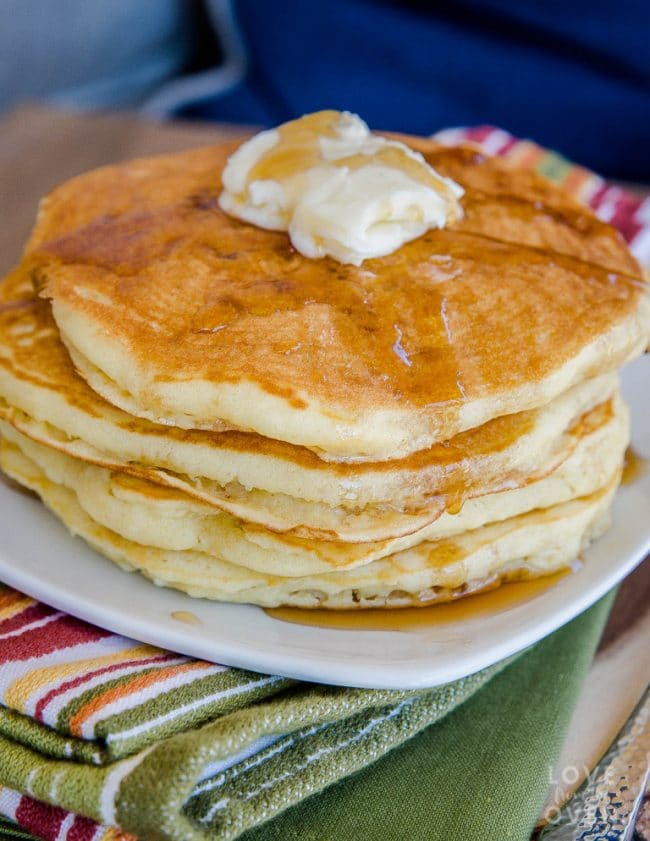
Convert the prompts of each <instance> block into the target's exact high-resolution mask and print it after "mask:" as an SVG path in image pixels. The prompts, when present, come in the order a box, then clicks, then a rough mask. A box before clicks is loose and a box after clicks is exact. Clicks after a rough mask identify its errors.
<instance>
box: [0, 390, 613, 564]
mask: <svg viewBox="0 0 650 841" xmlns="http://www.w3.org/2000/svg"><path fill="white" fill-rule="evenodd" d="M598 414H599V417H598V418H594V422H593V423H592V424H591V425H585V427H584V428H583V430H582V433H581V435H580V437H579V441H578V444H577V446H576V447H575V449H574V451H573V452H572V453H571V455H570V456H569V457H568V458H567V459H566V460H565V461H564V462H563V463H562V465H561V466H560V467H558V468H557V469H556V470H554V471H552V472H550V474H549V475H547V476H545V477H544V478H543V479H538V480H537V481H532V482H530V483H529V484H527V485H525V486H523V487H521V488H514V489H512V490H506V491H501V492H499V493H493V494H488V495H486V496H481V497H476V498H473V499H471V500H468V501H467V502H466V503H465V505H464V506H463V508H462V509H461V511H459V512H458V513H456V514H449V513H444V514H443V515H442V516H440V517H439V518H438V519H437V520H436V521H435V522H433V523H432V524H431V525H429V526H426V527H425V528H424V529H421V530H420V531H418V532H415V533H414V534H411V535H408V536H406V537H402V538H397V539H394V540H387V541H382V542H374V543H364V544H345V543H333V542H329V541H318V540H307V539H297V538H294V537H288V536H286V535H282V534H275V533H273V532H270V531H268V530H266V529H264V528H260V527H257V526H255V525H253V524H250V523H246V522H245V521H242V520H238V519H236V518H234V517H232V516H229V515H227V514H223V513H220V512H218V511H215V510H214V508H211V507H210V506H207V505H204V504H201V503H198V502H196V501H195V500H193V499H192V498H191V497H188V496H187V495H186V494H184V493H181V492H178V491H175V490H171V489H167V488H163V487H160V486H159V485H156V484H154V483H151V482H148V481H145V480H142V479H138V478H134V477H133V476H130V475H129V474H125V473H123V472H120V471H118V472H111V471H109V470H107V469H105V468H101V467H97V466H94V465H91V464H87V463H85V462H83V461H81V460H79V459H76V458H72V457H70V456H68V455H65V454H63V453H61V452H58V451H57V450H54V449H52V448H50V447H47V446H43V445H42V444H38V443H37V442H35V441H33V440H31V439H30V438H28V437H26V436H24V435H22V434H21V433H19V432H17V431H16V430H15V429H14V428H12V427H11V426H9V425H7V424H5V423H0V434H1V435H2V436H3V438H4V439H5V440H6V441H7V442H8V444H11V445H13V446H15V447H17V448H18V449H19V450H20V451H21V453H22V454H23V455H24V456H26V457H27V458H29V459H30V461H31V462H33V463H34V464H35V465H37V466H38V468H39V469H40V470H41V471H42V472H43V474H44V475H45V477H46V478H47V480H48V481H50V482H52V483H54V484H56V485H60V486H63V487H65V488H67V489H69V490H71V491H73V492H74V493H75V495H76V497H77V499H78V502H79V504H80V506H81V507H82V509H83V510H84V511H85V513H86V514H87V515H88V516H89V517H90V518H91V519H93V520H94V521H96V522H97V523H99V524H100V525H103V526H105V527H106V528H108V529H110V530H111V531H113V532H116V533H118V534H119V535H120V536H122V537H124V538H127V539H128V540H130V541H133V542H135V543H141V544H144V545H147V546H152V547H156V548H158V549H165V550H175V551H178V550H198V551H201V552H202V553H205V554H207V555H210V556H213V557H216V558H218V559H220V560H223V561H227V562H229V563H232V564H235V565H237V566H243V567H246V568H249V569H252V570H255V571H257V572H261V573H265V574H271V575H281V576H284V577H288V578H290V577H295V576H303V575H310V574H318V573H322V572H329V571H331V570H347V569H353V568H356V567H359V566H362V565H364V564H368V563H372V562H373V561H376V560H379V559H381V558H385V557H387V556H389V555H393V554H395V553H398V552H402V551H404V550H407V549H410V548H411V547H413V546H417V545H419V544H421V543H423V542H425V541H437V540H441V539H444V538H449V537H453V536H456V535H459V534H462V533H463V532H466V531H472V530H474V529H477V528H480V527H482V526H484V525H487V524H491V523H495V522H498V521H500V520H506V519H510V518H512V517H516V516H519V515H520V514H522V513H525V512H528V511H531V510H534V509H541V508H549V507H551V506H553V505H557V504H559V503H563V502H567V501H569V500H571V499H575V498H576V497H584V496H588V495H590V494H592V493H595V492H596V491H598V490H599V489H601V488H602V487H603V485H605V484H606V483H607V482H608V481H609V480H610V479H611V477H612V476H613V475H614V474H615V473H616V471H617V470H618V469H619V468H620V464H621V461H622V459H623V454H624V451H625V447H626V446H627V442H628V438H629V429H628V427H629V421H628V413H627V409H626V407H625V405H624V404H623V402H622V400H621V399H620V397H619V396H617V397H616V399H615V400H614V401H608V403H607V404H605V405H603V406H601V407H599V410H598Z"/></svg>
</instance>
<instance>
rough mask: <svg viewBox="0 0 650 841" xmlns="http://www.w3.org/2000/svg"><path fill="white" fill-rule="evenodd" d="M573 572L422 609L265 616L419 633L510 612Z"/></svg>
mask: <svg viewBox="0 0 650 841" xmlns="http://www.w3.org/2000/svg"><path fill="white" fill-rule="evenodd" d="M570 573H571V570H570V569H569V568H568V567H565V568H564V569H561V570H560V571H559V572H556V573H554V574H553V575H547V576H544V577H542V578H529V579H524V580H521V581H509V582H506V583H503V584H499V582H493V583H491V584H488V585H487V586H486V588H485V590H483V591H482V592H477V593H475V594H473V595H468V596H465V597H463V598H457V599H454V600H451V601H446V602H441V603H440V604H433V605H429V606H422V607H402V608H393V609H388V610H387V609H382V608H377V609H371V610H361V611H359V610H356V611H355V610H318V609H315V610H304V609H300V608H292V607H277V608H267V609H266V610H265V613H267V614H268V615H269V616H271V617H273V618H274V619H279V620H281V621H283V622H292V623H294V624H297V625H311V626H313V627H317V628H334V629H340V630H345V631H416V630H418V629H426V628H430V627H435V626H436V625H455V624H456V623H462V622H465V621H468V620H472V619H479V618H483V617H487V616H492V615H495V614H498V613H503V612H505V611H508V610H511V609H513V608H515V607H518V606H520V605H523V604H526V603H527V602H529V601H531V600H533V599H535V598H537V596H539V595H541V594H542V593H545V592H547V591H548V590H550V589H552V588H553V587H555V586H556V585H557V584H559V582H560V581H561V580H562V579H563V578H565V577H566V576H567V575H569V574H570Z"/></svg>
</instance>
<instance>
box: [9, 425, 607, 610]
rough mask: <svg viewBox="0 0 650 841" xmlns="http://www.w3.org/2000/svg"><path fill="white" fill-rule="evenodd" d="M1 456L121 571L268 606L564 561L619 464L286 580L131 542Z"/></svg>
mask: <svg viewBox="0 0 650 841" xmlns="http://www.w3.org/2000/svg"><path fill="white" fill-rule="evenodd" d="M0 463H1V465H2V468H3V470H5V472H7V473H8V474H9V476H11V477H12V478H14V479H15V480H16V481H18V482H20V483H21V484H23V485H25V486H26V487H28V488H30V489H31V490H33V491H35V492H36V493H38V494H39V496H40V497H41V498H42V499H43V501H44V502H45V504H46V505H47V506H48V507H49V508H51V509H52V510H53V511H54V512H55V513H56V514H57V515H58V517H59V518H60V519H61V520H62V521H63V522H64V523H65V524H66V525H67V527H68V528H69V529H70V530H71V531H72V532H73V533H74V534H78V535H80V536H82V537H83V538H84V539H85V540H86V541H88V543H90V544H91V545H92V546H94V547H95V548H97V549H98V550H99V551H100V552H102V553H103V554H104V555H106V556H107V557H109V558H111V559H112V560H113V561H115V562H116V563H118V564H120V566H122V567H123V568H125V569H137V570H139V571H140V572H142V573H143V574H144V575H146V576H147V577H149V578H151V579H152V580H153V581H154V582H155V583H156V584H160V585H165V586H171V587H175V588H177V589H180V590H183V591H185V592H187V593H189V594H190V595H191V596H196V597H206V598H211V599H221V600H225V601H230V602H247V603H251V604H259V605H262V606H265V607H275V606H279V605H291V606H296V607H328V608H357V609H358V608H364V607H383V606H389V607H405V606H410V605H420V604H431V603H434V602H436V601H446V600H449V599H451V598H455V597H457V596H459V595H467V594H468V593H470V592H475V591H476V590H479V589H482V588H484V587H486V586H492V585H493V584H495V583H497V582H499V581H506V580H510V579H513V578H520V577H533V576H539V575H548V574H551V573H553V572H555V571H557V570H559V569H561V568H562V567H565V566H566V565H567V564H569V563H570V562H571V561H573V559H575V558H576V557H577V556H578V555H579V553H580V552H581V551H582V550H583V549H584V548H585V547H586V546H587V545H588V543H589V542H590V541H591V540H593V539H594V538H596V537H597V536H598V535H599V534H600V533H602V531H603V530H604V529H605V528H606V526H607V523H608V515H607V511H608V507H609V504H610V502H611V498H612V496H613V494H614V491H615V489H616V487H617V485H618V481H619V478H620V470H618V471H617V472H616V474H615V475H614V476H612V477H611V478H610V480H609V482H608V483H607V484H606V485H605V487H603V488H602V489H601V490H599V491H597V492H595V493H593V494H591V495H589V496H587V497H582V498H580V499H574V500H572V501H570V502H565V503H563V504H560V505H555V506H553V507H551V508H547V509H542V510H539V509H538V510H534V511H531V512H529V513H527V514H522V515H520V516H518V517H513V518H510V519H508V520H505V521H503V522H501V523H497V524H493V525H489V526H484V527H482V528H478V529H474V530H472V531H469V532H464V533H463V534H462V535H459V536H457V537H454V538H450V539H447V540H440V541H437V542H427V541H425V542H423V543H420V544H419V545H418V546H417V547H414V548H413V549H410V550H407V551H405V552H401V553H397V554H395V555H391V556H390V557H389V558H385V559H382V560H378V561H374V562H373V563H370V564H366V565H364V566H361V567H359V568H357V569H353V570H345V571H337V572H328V573H325V574H322V575H311V576H304V577H298V578H296V577H294V578H283V577H281V576H275V575H268V574H267V575H263V574H262V573H259V572H254V571H252V570H250V569H247V568H244V567H240V566H236V565H234V564H229V563H226V562H224V561H221V560H218V559H216V558H214V557H211V556H209V555H207V554H205V553H202V552H190V551H165V550H161V549H156V548H153V547H148V546H143V545H141V544H138V543H134V542H132V541H130V540H127V539H125V538H123V537H120V535H118V534H117V533H115V532H113V531H111V530H110V529H107V528H105V527H104V526H101V525H100V524H99V523H97V522H95V521H94V520H93V519H92V518H91V517H89V516H88V514H87V513H86V512H85V511H84V509H83V508H82V507H81V505H80V504H79V500H78V498H77V496H76V495H75V493H74V492H73V491H71V490H69V489H67V488H65V487H64V486H62V485H57V484H56V483H54V482H51V481H49V480H48V479H47V477H46V476H45V474H44V473H43V471H42V470H41V469H40V468H39V467H38V466H37V465H36V464H35V463H34V462H33V461H31V460H30V459H29V458H27V457H26V456H25V455H24V454H23V453H22V452H21V451H20V450H19V449H18V448H17V447H14V446H13V445H11V444H9V443H8V442H7V441H5V440H0Z"/></svg>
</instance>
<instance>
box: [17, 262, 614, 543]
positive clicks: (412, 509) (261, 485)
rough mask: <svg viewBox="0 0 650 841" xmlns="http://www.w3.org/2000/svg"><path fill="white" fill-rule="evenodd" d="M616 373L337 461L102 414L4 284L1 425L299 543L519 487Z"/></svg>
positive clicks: (428, 517) (362, 536) (548, 461)
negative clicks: (387, 453) (405, 447)
mask: <svg viewBox="0 0 650 841" xmlns="http://www.w3.org/2000/svg"><path fill="white" fill-rule="evenodd" d="M615 387H616V378H615V376H614V375H613V374H606V375H601V376H600V377H595V378H593V379H591V380H588V381H586V382H584V383H580V384H578V385H577V386H574V387H573V388H572V389H571V390H569V391H568V392H567V393H565V394H563V395H561V396H560V397H559V398H557V399H556V400H555V401H553V402H552V403H551V404H548V405H546V406H543V407H541V408H539V409H537V410H531V411H528V412H520V413H516V414H513V415H507V416H504V417H500V418H496V419H494V420H492V421H490V422H488V423H487V424H485V425H484V426H482V427H479V428H478V429H472V430H469V431H467V432H464V433H459V435H457V436H455V437H454V438H453V439H451V440H450V441H447V442H444V443H442V444H439V445H434V446H432V447H431V448H429V449H428V450H426V451H421V452H419V453H415V454H412V455H410V456H408V457H405V458H402V459H395V460H391V461H383V462H378V463H368V462H364V463H347V462H346V463H333V462H326V461H323V460H322V459H320V458H319V457H318V456H317V455H316V454H314V453H313V452H311V451H310V450H308V449H306V448H304V447H296V446H294V445H290V444H287V443H285V442H280V441H272V440H270V439H267V438H262V437H261V436H258V435H256V434H254V433H242V432H232V431H231V432H221V433H215V432H208V431H202V430H179V429H175V428H172V427H168V426H163V425H158V424H153V423H152V422H150V421H147V420H143V419H141V418H137V417H134V416H131V415H128V414H127V413H126V412H124V411H122V410H120V409H117V408H116V407H114V406H112V405H110V404H109V403H108V402H107V401H105V400H104V399H103V398H101V397H100V396H99V395H97V394H96V393H95V392H94V391H93V390H92V389H91V388H90V387H89V386H88V384H87V383H86V382H85V381H84V380H83V379H82V378H81V377H80V376H79V375H78V374H77V373H76V371H75V370H74V367H73V365H72V364H71V360H70V358H69V356H68V354H67V352H66V350H65V348H64V347H63V345H62V343H61V341H60V338H59V335H58V331H57V329H56V325H55V324H54V322H53V320H52V316H51V314H50V311H49V307H48V305H47V303H46V302H45V301H42V300H39V299H38V298H36V297H35V296H34V293H33V290H32V288H31V286H30V284H29V280H28V278H26V277H25V274H24V273H22V272H20V271H17V272H15V273H14V274H13V275H12V276H10V277H9V278H7V279H6V280H5V281H4V283H3V284H2V285H1V286H0V401H1V400H3V401H4V407H3V404H2V403H1V402H0V416H2V417H4V418H5V419H6V420H8V421H9V422H10V423H12V424H13V425H14V426H15V427H16V428H17V429H18V430H20V431H21V432H23V433H24V434H26V435H28V436H30V437H32V438H34V439H35V440H37V441H40V442H42V443H44V444H47V445H48V446H51V447H53V448H55V449H59V450H61V451H63V452H66V453H68V454H69V455H73V456H75V457H77V458H82V459H85V460H87V461H90V462H92V463H95V464H97V465H101V466H104V467H107V468H110V469H114V470H122V471H127V472H130V473H131V474H132V475H134V476H138V477H141V478H144V479H148V480H150V481H153V482H156V483H158V484H162V485H165V486H167V487H171V488H175V489H177V490H181V491H183V492H184V493H186V494H189V495H191V496H193V497H195V498H196V499H198V500H201V501H202V502H205V503H207V504H210V505H213V506H215V507H217V508H219V509H220V510H222V511H224V512H226V513H229V514H231V515H232V516H235V517H237V518H240V519H243V520H246V521H250V522H252V523H256V524H258V525H260V526H264V527H266V528H268V529H271V530H274V531H279V532H286V533H290V534H292V535H294V536H296V537H305V538H312V539H314V538H320V539H322V540H335V541H345V542H348V543H350V542H367V541H375V540H386V539H391V538H395V537H399V536H402V535H407V534H412V533H414V532H417V531H419V530H421V529H422V528H424V527H425V526H426V525H428V524H430V523H432V522H434V521H435V520H436V519H437V518H438V517H439V516H440V515H441V514H442V513H443V512H444V511H445V510H446V509H448V508H450V509H452V510H453V509H455V508H458V507H459V506H460V505H462V503H463V501H464V500H465V499H467V498H471V497H474V496H481V495H485V494H486V493H489V492H491V491H498V490H500V489H503V488H508V487H510V488H512V487H517V486H521V485H523V484H525V483H527V482H528V481H530V479H531V478H534V477H536V476H543V475H545V474H547V473H548V472H550V471H551V470H552V469H553V468H554V467H555V466H557V465H558V464H560V463H562V461H563V460H564V459H566V458H567V456H568V455H569V454H570V453H571V452H572V450H573V448H574V447H575V446H576V442H577V440H578V438H579V433H580V418H582V417H583V416H585V415H586V414H588V413H589V412H590V411H591V410H592V409H593V408H594V407H595V406H597V405H598V404H600V403H601V402H603V401H604V400H606V399H607V398H608V397H609V396H611V394H612V393H613V391H614V389H615Z"/></svg>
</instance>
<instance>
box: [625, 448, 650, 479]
mask: <svg viewBox="0 0 650 841" xmlns="http://www.w3.org/2000/svg"><path fill="white" fill-rule="evenodd" d="M649 469H650V460H649V459H647V458H644V457H643V456H641V455H639V453H637V451H636V450H635V449H634V447H628V448H627V450H626V451H625V461H624V463H623V475H622V477H621V484H622V485H631V484H632V482H636V481H637V480H638V479H640V478H641V477H642V476H644V475H645V474H646V473H647V471H648V470H649Z"/></svg>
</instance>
